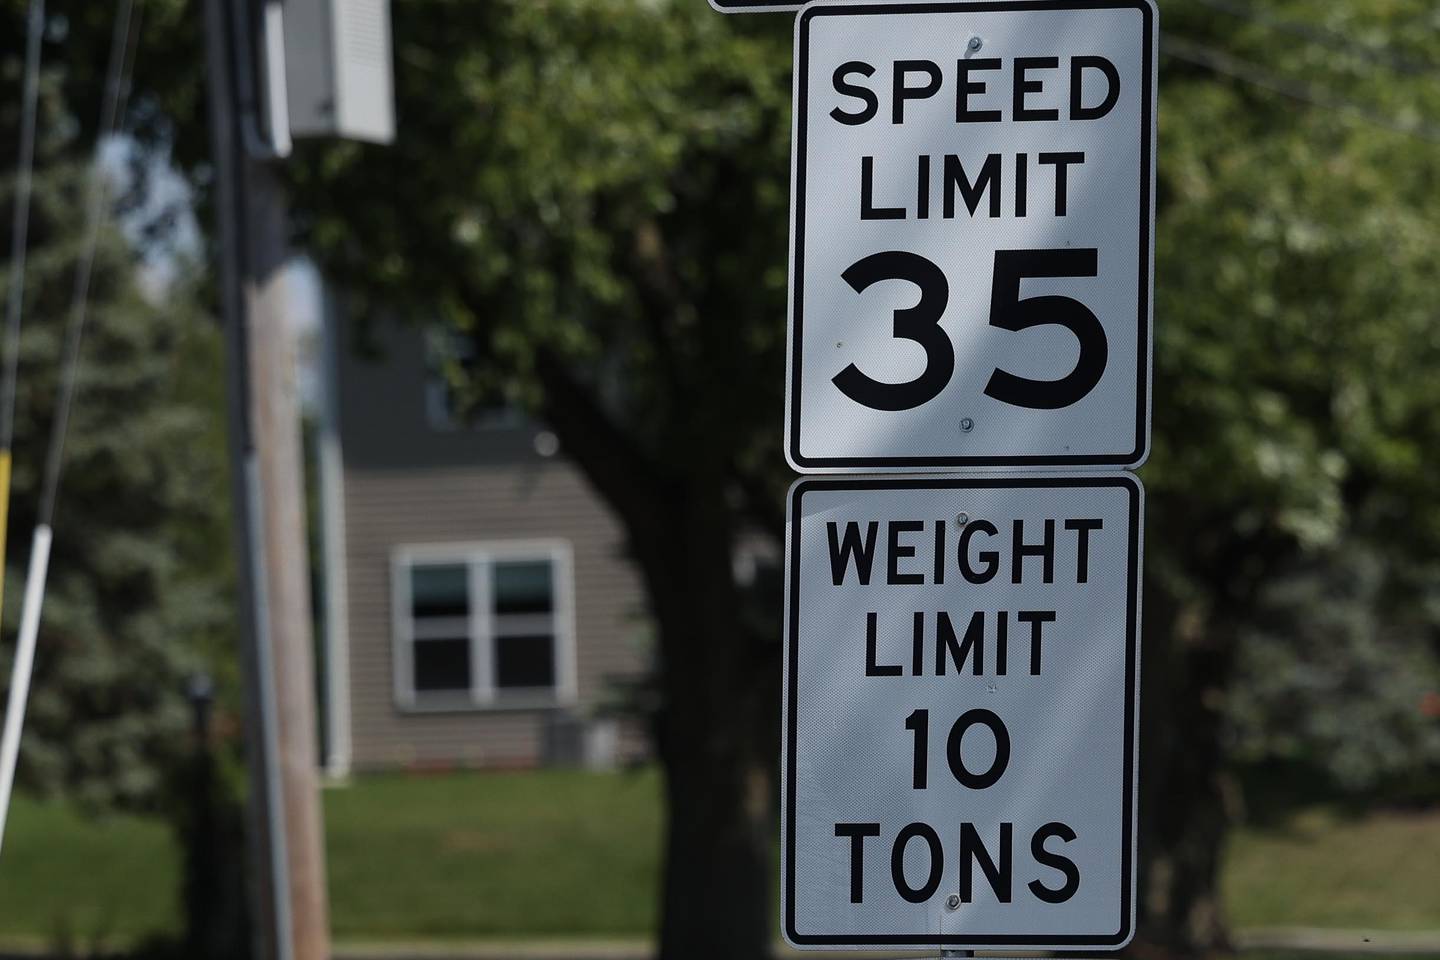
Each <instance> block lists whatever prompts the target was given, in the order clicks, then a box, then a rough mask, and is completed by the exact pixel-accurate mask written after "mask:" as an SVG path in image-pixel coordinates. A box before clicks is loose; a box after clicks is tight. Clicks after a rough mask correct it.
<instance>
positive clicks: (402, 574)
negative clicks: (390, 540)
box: [390, 539, 576, 713]
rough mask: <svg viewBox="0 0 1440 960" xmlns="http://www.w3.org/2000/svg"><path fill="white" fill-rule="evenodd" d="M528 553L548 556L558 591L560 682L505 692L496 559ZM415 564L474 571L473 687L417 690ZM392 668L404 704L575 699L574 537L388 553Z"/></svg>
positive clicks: (542, 705) (441, 706)
mask: <svg viewBox="0 0 1440 960" xmlns="http://www.w3.org/2000/svg"><path fill="white" fill-rule="evenodd" d="M525 560H531V561H534V560H545V561H548V562H549V563H550V569H551V576H552V583H551V586H552V590H553V594H554V596H553V609H552V611H551V614H550V616H551V618H552V622H553V627H554V636H555V651H554V656H555V686H554V687H553V688H552V689H550V690H540V689H534V690H518V691H514V692H504V691H501V690H500V689H498V688H496V686H495V678H494V676H493V671H492V669H491V666H492V664H493V662H494V655H495V654H494V651H495V630H494V601H493V597H492V596H491V576H490V570H491V567H492V565H493V564H495V563H497V562H499V563H504V562H513V561H525ZM417 564H456V565H463V566H464V567H465V568H466V570H467V571H468V574H467V576H468V578H469V587H470V616H469V624H468V627H467V631H466V633H467V636H468V637H469V640H470V689H469V691H468V692H466V691H459V690H457V691H453V692H451V691H443V692H442V691H426V692H419V691H417V690H416V689H415V630H414V627H415V618H414V616H413V613H412V610H413V607H412V604H411V600H412V598H411V593H410V588H411V585H410V570H411V568H412V567H414V566H415V565H417ZM390 615H391V616H390V619H391V627H390V636H391V665H392V669H391V674H392V677H393V680H394V694H395V705H396V706H397V707H398V708H399V709H400V710H402V711H406V712H416V713H433V712H438V711H447V710H525V709H549V708H556V707H567V706H572V705H573V704H574V703H575V700H576V668H575V575H574V560H573V556H572V553H571V549H570V542H569V541H568V540H558V539H537V540H485V541H476V542H466V543H426V544H405V545H402V546H397V547H395V548H394V549H393V550H391V553H390Z"/></svg>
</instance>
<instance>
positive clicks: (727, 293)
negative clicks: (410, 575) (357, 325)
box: [289, 0, 790, 468]
mask: <svg viewBox="0 0 1440 960" xmlns="http://www.w3.org/2000/svg"><path fill="white" fill-rule="evenodd" d="M394 13H395V27H394V33H395V45H396V46H395V60H396V69H397V74H396V82H397V99H398V113H399V118H400V119H399V122H400V126H401V131H402V133H401V135H400V137H399V139H398V141H397V142H396V144H395V145H394V146H391V147H372V146H363V145H359V144H353V143H347V144H321V145H317V144H312V145H310V146H309V147H308V148H306V149H305V150H304V151H303V152H302V156H301V158H300V161H299V162H298V163H296V164H293V165H291V167H290V168H289V171H290V172H291V173H292V174H293V176H294V179H295V190H294V192H293V198H294V201H295V207H296V210H297V212H298V215H299V217H300V219H301V222H302V224H303V225H304V227H305V236H306V240H307V242H308V243H309V244H310V245H311V247H312V248H313V249H314V251H315V252H316V254H317V256H318V257H319V258H320V259H321V260H322V261H323V262H324V264H325V267H326V269H327V271H328V272H329V273H330V275H331V276H332V277H334V278H335V279H336V280H338V281H339V282H340V284H341V285H342V287H343V288H344V289H346V290H347V291H350V292H352V293H353V294H354V295H355V296H356V297H357V298H358V299H361V300H362V302H369V303H371V304H375V305H380V306H383V307H389V308H394V309H399V310H401V311H402V312H405V313H408V314H409V315H411V316H414V317H429V316H434V315H435V314H436V313H437V312H438V313H439V314H440V315H441V317H442V318H443V319H444V320H445V321H447V322H448V323H450V324H451V325H453V326H454V327H456V328H458V329H459V330H461V331H463V332H465V333H466V334H468V335H470V336H473V337H475V338H476V339H477V340H479V341H480V344H479V346H480V349H478V350H477V351H476V354H477V355H478V356H479V357H481V358H483V359H484V360H485V361H487V363H485V364H484V365H482V367H481V368H480V369H479V370H477V371H476V372H477V373H478V374H479V375H480V378H481V380H480V382H477V383H476V384H475V386H476V387H477V388H478V387H480V386H489V387H492V388H493V387H494V386H496V385H497V384H498V385H500V386H502V387H503V388H504V389H506V390H507V391H508V392H509V393H511V394H512V395H514V396H517V397H521V398H528V399H529V400H531V401H532V402H533V401H535V400H536V399H537V394H538V387H537V384H536V382H535V379H534V377H533V372H534V368H535V361H536V357H537V355H539V354H541V353H551V354H555V355H558V356H561V357H563V358H564V359H565V361H566V362H568V363H570V364H572V365H573V368H574V369H576V370H577V371H579V372H581V373H582V374H583V376H584V379H585V380H586V381H587V382H588V383H589V384H590V385H592V386H593V387H594V388H595V389H596V392H597V393H598V394H600V395H601V396H602V397H603V398H604V401H605V403H606V405H607V407H608V409H609V412H610V413H612V415H613V416H615V417H616V418H617V420H619V421H620V422H621V423H622V424H623V428H624V430H625V431H626V433H627V435H628V436H629V438H630V439H631V440H633V441H635V442H636V443H638V444H640V445H641V446H643V448H644V449H645V450H646V451H647V452H648V453H649V454H650V455H651V456H652V457H653V458H654V460H655V461H656V464H655V465H656V466H657V468H659V466H660V465H659V460H660V459H661V458H662V456H663V458H664V459H665V460H672V461H673V460H677V459H683V458H684V457H685V455H686V454H687V453H688V452H690V451H692V450H693V449H694V448H695V447H696V446H698V441H701V440H706V441H708V444H707V445H708V446H709V447H711V448H712V449H713V448H716V447H717V446H718V448H719V449H721V450H725V451H734V450H736V449H743V448H745V447H748V446H749V445H750V444H751V443H752V442H753V441H754V440H755V439H756V438H757V436H758V437H763V438H764V440H765V441H771V440H773V435H774V423H775V417H776V415H777V410H778V401H779V396H780V385H781V377H780V362H781V357H782V356H783V328H784V297H785V262H786V261H785V247H784V243H785V232H786V224H787V198H788V187H787V182H786V176H787V170H788V161H787V157H788V150H789V133H790V128H789V120H788V107H789V99H790V88H789V76H788V69H787V63H788V50H789V30H788V25H787V24H785V23H784V22H780V21H777V20H775V19H772V18H725V17H720V16H717V15H715V14H714V12H713V11H711V10H710V9H708V8H707V7H706V6H705V5H704V4H703V3H700V2H695V0H657V2H653V3H648V2H647V3H637V2H632V0H559V2H547V3H539V4H537V3H533V2H522V0H502V2H497V3H487V4H484V5H470V4H442V5H435V4H423V3H400V4H397V5H396V7H395V11H394ZM781 19H782V20H783V18H781ZM381 184H383V187H381V186H380V185H381ZM761 371H763V375H761V373H760V372H761ZM602 383H603V387H602V386H601V384H602ZM737 388H739V389H737ZM702 431H714V432H702Z"/></svg>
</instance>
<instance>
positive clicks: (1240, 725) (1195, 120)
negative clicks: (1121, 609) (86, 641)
mask: <svg viewBox="0 0 1440 960" xmlns="http://www.w3.org/2000/svg"><path fill="white" fill-rule="evenodd" d="M1216 8H1219V9H1220V10H1222V11H1223V10H1226V9H1230V8H1229V7H1228V6H1227V5H1224V4H1210V5H1208V8H1207V9H1197V8H1195V7H1180V8H1177V11H1176V15H1175V16H1173V17H1171V18H1170V19H1169V21H1168V22H1167V23H1166V24H1165V27H1164V29H1165V31H1166V39H1167V42H1169V43H1170V44H1171V47H1170V49H1171V50H1172V51H1175V52H1176V53H1177V54H1178V55H1179V56H1184V57H1186V58H1187V59H1185V60H1181V59H1180V58H1179V56H1177V57H1174V58H1171V59H1170V60H1169V61H1168V62H1167V64H1166V69H1165V71H1164V72H1163V73H1162V77H1161V90H1162V105H1161V113H1160V124H1161V132H1160V144H1161V149H1160V161H1159V175H1160V223H1159V229H1158V231H1157V250H1156V277H1157V296H1156V310H1155V317H1156V324H1155V326H1156V346H1155V358H1156V366H1157V373H1156V377H1155V383H1156V387H1155V423H1154V435H1155V452H1154V455H1153V456H1152V458H1151V461H1150V463H1149V465H1148V466H1147V467H1146V468H1145V470H1144V473H1143V475H1144V477H1145V480H1146V483H1147V485H1148V487H1149V492H1150V508H1149V514H1150V531H1149V540H1148V543H1149V549H1148V551H1147V566H1148V578H1147V583H1146V601H1145V628H1146V634H1147V638H1146V649H1145V667H1144V673H1145V682H1146V685H1147V690H1146V691H1145V695H1144V696H1143V697H1142V702H1143V703H1144V708H1143V709H1144V710H1145V712H1146V716H1145V721H1144V722H1143V723H1142V726H1141V731H1142V733H1141V736H1142V741H1144V748H1143V751H1142V755H1143V760H1142V771H1141V785H1142V789H1146V790H1147V793H1148V795H1147V796H1145V797H1144V798H1143V801H1142V805H1141V815H1142V817H1144V818H1145V820H1146V821H1147V823H1146V829H1144V830H1143V835H1144V836H1145V837H1146V839H1147V844H1146V848H1145V851H1144V853H1145V857H1144V860H1143V861H1142V862H1143V863H1144V867H1145V869H1144V870H1143V872H1142V883H1143V884H1144V891H1143V894H1144V897H1143V899H1144V903H1143V907H1144V908H1145V909H1144V915H1145V917H1146V919H1147V922H1146V923H1145V924H1144V927H1143V929H1142V933H1143V934H1144V935H1146V936H1148V937H1149V938H1151V939H1153V940H1156V941H1159V942H1162V943H1169V944H1172V945H1178V946H1183V947H1189V948H1191V949H1194V950H1197V951H1198V950H1204V949H1209V948H1215V947H1220V946H1223V945H1224V944H1225V942H1226V939H1227V938H1226V931H1225V924H1224V918H1223V913H1222V911H1221V910H1220V908H1219V904H1218V899H1217V897H1216V893H1215V891H1216V883H1215V881H1216V874H1217V871H1218V868H1219V857H1220V850H1221V843H1220V841H1221V839H1222V837H1223V831H1224V829H1225V827H1226V825H1227V822H1228V820H1229V818H1230V817H1231V816H1232V815H1233V812H1234V808H1235V805H1234V803H1233V802H1232V801H1231V799H1230V798H1231V795H1232V793H1233V791H1232V789H1231V784H1230V783H1229V782H1228V778H1229V771H1230V770H1231V769H1232V766H1231V761H1232V760H1233V759H1237V758H1239V757H1244V756H1246V755H1247V753H1248V755H1249V756H1251V757H1254V756H1257V755H1265V750H1264V749H1258V748H1259V746H1260V741H1259V740H1258V739H1257V737H1256V736H1255V734H1256V733H1257V731H1256V727H1255V724H1256V721H1257V720H1258V719H1259V718H1261V717H1264V720H1263V724H1264V726H1265V727H1267V728H1268V729H1267V730H1266V731H1265V737H1266V738H1268V739H1269V741H1270V742H1271V743H1272V744H1273V743H1275V742H1276V741H1277V740H1278V739H1284V738H1288V740H1289V741H1290V743H1292V744H1299V743H1302V742H1303V743H1308V744H1309V745H1310V750H1311V754H1310V755H1311V756H1312V758H1313V757H1314V756H1315V754H1314V747H1315V746H1316V745H1317V744H1318V743H1322V742H1324V741H1323V739H1321V738H1317V737H1316V736H1315V735H1314V734H1315V732H1316V727H1317V726H1318V727H1323V726H1324V724H1325V719H1324V714H1323V713H1313V714H1311V713H1304V712H1301V711H1299V710H1297V708H1301V707H1305V706H1308V705H1314V704H1315V701H1314V699H1313V698H1312V699H1311V700H1310V701H1309V702H1308V704H1307V702H1306V701H1305V700H1303V699H1302V700H1298V701H1297V700H1294V699H1293V698H1292V699H1289V703H1288V707H1289V708H1288V709H1285V708H1282V707H1280V704H1281V703H1283V702H1285V700H1286V699H1287V698H1288V697H1289V694H1288V693H1286V692H1285V687H1286V683H1287V678H1286V677H1284V674H1289V678H1290V679H1293V678H1296V677H1297V676H1298V675H1299V672H1300V671H1307V670H1308V671H1309V673H1310V675H1312V676H1313V675H1315V666H1316V664H1320V663H1323V664H1324V666H1323V667H1322V669H1321V672H1322V673H1324V672H1327V671H1328V672H1330V674H1331V675H1332V676H1344V675H1345V674H1347V673H1352V674H1353V673H1354V672H1356V671H1360V672H1362V673H1363V672H1365V671H1366V670H1367V668H1366V667H1365V666H1364V660H1363V659H1360V658H1358V657H1357V654H1358V653H1359V652H1360V650H1359V647H1361V646H1366V647H1369V648H1371V649H1372V650H1374V651H1376V652H1377V653H1380V655H1381V656H1382V657H1383V658H1389V659H1392V660H1401V659H1403V660H1404V661H1405V662H1407V663H1410V664H1412V665H1416V670H1417V678H1418V677H1420V676H1424V675H1425V674H1426V673H1428V674H1429V676H1430V677H1432V678H1433V677H1434V676H1436V666H1435V645H1434V644H1435V637H1436V635H1437V633H1436V620H1435V616H1434V612H1433V608H1432V610H1431V611H1430V613H1429V614H1428V615H1424V614H1423V612H1422V610H1421V607H1420V603H1419V601H1420V600H1421V599H1423V597H1424V594H1425V593H1426V592H1427V591H1433V589H1434V585H1435V579H1434V570H1433V563H1431V562H1430V561H1428V559H1427V558H1433V556H1434V555H1435V549H1436V546H1437V541H1436V539H1435V538H1436V533H1437V531H1440V525H1437V522H1440V513H1437V502H1436V499H1435V497H1434V496H1433V494H1432V493H1430V492H1428V491H1427V490H1426V483H1427V481H1426V480H1425V479H1424V478H1425V477H1427V476H1431V475H1433V471H1434V469H1435V467H1436V462H1435V457H1436V455H1437V452H1440V444H1437V440H1440V437H1437V435H1436V430H1437V429H1440V422H1437V419H1436V416H1435V411H1436V409H1437V407H1436V401H1437V399H1440V396H1437V391H1440V382H1437V380H1436V378H1435V377H1433V376H1431V375H1430V374H1428V373H1427V371H1428V370H1431V369H1433V368H1434V365H1435V363H1436V361H1437V359H1440V358H1437V343H1436V340H1435V337H1434V334H1433V331H1434V329H1435V326H1436V322H1437V315H1436V309H1435V306H1434V300H1433V296H1431V294H1430V291H1429V290H1428V289H1427V287H1428V282H1427V280H1426V276H1427V274H1428V272H1429V268H1428V267H1427V266H1426V264H1427V263H1429V262H1430V260H1431V258H1432V256H1433V251H1434V249H1435V245H1436V241H1437V239H1440V237H1437V224H1440V220H1437V217H1436V213H1437V208H1436V196H1435V190H1434V184H1433V169H1434V156H1435V153H1434V151H1435V149H1436V148H1435V146H1434V144H1433V142H1427V140H1426V139H1423V138H1421V137H1417V136H1413V135H1407V134H1404V133H1399V132H1396V131H1395V130H1394V129H1389V128H1388V127H1387V124H1389V126H1391V127H1393V126H1400V127H1404V126H1405V124H1406V122H1407V120H1406V117H1407V116H1410V117H1414V116H1424V115H1427V113H1428V115H1431V116H1433V115H1435V108H1436V107H1437V106H1440V103H1437V99H1436V95H1435V91H1434V86H1433V83H1430V82H1429V81H1428V80H1427V79H1425V75H1424V73H1422V72H1413V71H1412V72H1409V73H1406V72H1405V71H1403V70H1397V69H1396V64H1397V62H1401V63H1403V62H1405V61H1407V60H1408V61H1409V63H1410V64H1412V65H1413V64H1415V63H1416V62H1421V58H1427V57H1428V58H1429V59H1430V61H1431V62H1433V61H1434V59H1435V57H1436V54H1437V52H1440V51H1437V50H1436V49H1435V44H1434V39H1433V38H1434V33H1433V31H1429V32H1419V31H1415V30H1413V29H1410V28H1411V27H1412V26H1413V25H1415V24H1418V23H1420V22H1422V21H1423V20H1424V19H1425V18H1426V17H1432V16H1433V11H1432V10H1430V9H1429V8H1428V7H1425V6H1424V5H1421V4H1403V3H1402V4H1393V5H1388V6H1387V7H1386V8H1385V9H1384V10H1379V9H1376V8H1374V7H1373V6H1370V5H1365V4H1359V3H1354V4H1319V3H1308V2H1306V3H1302V2H1292V3H1287V4H1284V5H1283V6H1281V7H1278V8H1276V9H1274V10H1273V11H1272V12H1271V13H1269V14H1267V15H1266V16H1264V17H1261V18H1258V19H1256V18H1254V17H1252V16H1248V15H1243V14H1244V13H1245V11H1243V10H1242V15H1240V16H1235V15H1231V14H1226V13H1223V12H1222V13H1216V12H1215V9H1216ZM1168 13H1169V10H1168V8H1167V15H1168ZM1176 41H1181V42H1180V43H1177V42H1176ZM1402 45H1404V46H1405V47H1408V49H1402ZM1196 61H1201V62H1208V63H1209V64H1210V66H1208V67H1207V66H1200V65H1198V64H1197V62H1196ZM1216 66H1218V67H1219V68H1220V69H1221V70H1224V71H1228V72H1229V73H1239V74H1241V77H1235V76H1230V75H1228V74H1227V73H1219V72H1217V70H1216V69H1215V67H1216ZM1257 81H1259V83H1264V84H1268V86H1269V87H1271V88H1274V87H1277V86H1278V87H1280V88H1282V89H1289V90H1291V91H1292V92H1297V93H1299V94H1301V95H1302V96H1304V97H1305V98H1306V100H1308V101H1316V100H1319V101H1321V103H1319V104H1317V103H1314V102H1305V101H1299V102H1297V100H1296V99H1295V98H1294V97H1293V96H1292V97H1285V96H1278V95H1276V93H1275V92H1274V91H1273V89H1267V88H1266V87H1264V86H1260V85H1258V84H1257ZM1337 99H1342V100H1349V101H1352V102H1353V103H1355V104H1356V105H1357V108H1356V109H1353V110H1345V109H1338V108H1335V107H1333V106H1326V105H1325V104H1327V103H1332V104H1333V103H1334V102H1335V101H1336V100H1337ZM1422 133H1423V131H1422ZM1430 136H1432V137H1433V134H1431V135H1430ZM1377 552H1378V554H1379V557H1380V560H1381V562H1380V563H1379V564H1378V565H1377V564H1373V563H1372V564H1371V566H1372V567H1376V568H1377V569H1376V571H1375V572H1374V573H1370V574H1364V575H1359V574H1358V573H1357V563H1361V564H1363V562H1364V560H1365V555H1366V554H1370V555H1372V558H1373V555H1375V554H1376V553H1377ZM1427 566H1428V567H1429V569H1427ZM1307 571H1308V575H1309V577H1310V579H1311V581H1312V582H1315V581H1316V580H1318V581H1319V582H1322V583H1324V582H1329V583H1330V584H1331V586H1332V589H1330V590H1325V591H1324V593H1325V596H1324V600H1325V601H1326V602H1327V603H1328V605H1329V608H1330V611H1331V614H1332V615H1331V616H1330V618H1329V619H1330V620H1331V622H1332V623H1333V621H1334V619H1335V618H1334V616H1333V612H1334V610H1335V608H1336V607H1337V606H1341V607H1343V608H1344V609H1345V610H1346V615H1347V616H1349V617H1352V618H1355V617H1359V618H1360V619H1361V620H1362V621H1368V622H1361V623H1359V624H1357V625H1354V626H1353V627H1352V628H1351V629H1350V631H1349V642H1347V643H1339V642H1337V641H1336V639H1335V638H1336V636H1337V633H1336V631H1335V630H1334V629H1333V627H1332V626H1329V625H1327V623H1326V618H1327V615H1326V613H1325V606H1323V605H1321V604H1319V603H1316V602H1314V601H1316V600H1319V599H1321V598H1320V597H1318V596H1315V595H1313V594H1312V598H1311V601H1310V602H1307V603H1305V604H1303V610H1302V606H1297V605H1296V603H1295V601H1294V590H1295V586H1294V584H1295V580H1296V578H1297V577H1298V576H1300V575H1301V574H1302V573H1305V572H1307ZM1334 587H1340V589H1333V588H1334ZM1287 592H1288V593H1289V597H1288V599H1287V597H1286V593H1287ZM1262 634H1268V635H1269V640H1268V641H1267V640H1264V639H1263V638H1262V636H1261V635H1262ZM1340 636H1342V637H1343V636H1344V634H1343V633H1342V634H1340ZM1369 658H1370V659H1371V660H1373V659H1374V654H1370V655H1369ZM1282 664H1283V665H1282ZM1292 668H1294V669H1292ZM1368 672H1369V675H1372V676H1373V675H1375V671H1374V669H1373V668H1371V669H1369V670H1368ZM1277 674H1279V675H1277ZM1383 687H1384V685H1383V684H1377V683H1372V682H1366V683H1360V684H1357V683H1353V682H1352V683H1345V684H1343V685H1342V684H1334V685H1332V687H1331V689H1332V692H1334V693H1335V694H1336V695H1337V699H1336V701H1335V702H1329V703H1326V704H1325V707H1324V710H1325V711H1326V712H1332V713H1333V712H1334V711H1335V710H1336V709H1337V706H1338V704H1339V703H1344V704H1345V707H1344V709H1351V710H1353V709H1357V708H1359V709H1363V710H1365V712H1366V714H1367V716H1368V717H1370V718H1371V723H1372V724H1377V725H1378V724H1379V722H1380V721H1381V720H1383V719H1385V718H1387V717H1388V718H1389V722H1388V723H1385V724H1384V726H1385V729H1384V730H1383V731H1382V730H1379V729H1375V730H1373V731H1372V733H1371V735H1373V736H1376V737H1380V738H1383V739H1385V740H1387V742H1389V743H1391V744H1408V745H1407V746H1406V747H1402V749H1403V750H1407V751H1409V755H1408V756H1407V757H1406V761H1407V762H1408V763H1410V764H1412V765H1415V764H1418V763H1422V762H1424V761H1425V755H1424V754H1423V753H1420V752H1418V748H1419V741H1417V740H1416V739H1415V738H1413V737H1407V735H1406V734H1405V733H1404V730H1403V724H1400V725H1397V723H1396V722H1395V720H1396V715H1397V714H1396V711H1395V710H1394V709H1391V708H1381V707H1380V704H1382V703H1383V701H1384V700H1385V699H1391V698H1393V694H1388V693H1386V692H1385V691H1384V689H1383ZM1415 706H1417V707H1418V704H1416V705H1415ZM1412 709H1413V708H1412ZM1267 714H1268V715H1267ZM1247 727H1248V729H1249V732H1248V734H1247V733H1246V729H1247ZM1351 733H1352V734H1354V733H1358V732H1355V731H1352V732H1351ZM1247 741H1248V742H1247ZM1237 743H1238V745H1239V749H1238V750H1237ZM1330 745H1331V746H1333V745H1334V739H1333V738H1331V740H1330ZM1293 752H1294V750H1293V749H1292V753H1293ZM1237 754H1238V757H1237ZM1271 755H1273V754H1271ZM1434 756H1435V755H1434V752H1433V747H1432V748H1431V752H1430V754H1429V757H1430V760H1429V762H1431V763H1432V764H1433V763H1434ZM1147 788H1148V789H1147Z"/></svg>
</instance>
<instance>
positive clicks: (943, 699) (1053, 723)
mask: <svg viewBox="0 0 1440 960" xmlns="http://www.w3.org/2000/svg"><path fill="white" fill-rule="evenodd" d="M1142 497H1143V494H1142V490H1141V487H1140V483H1139V481H1138V480H1136V479H1135V478H1134V477H1132V476H1130V475H1128V474H1103V473H1096V474H1088V475H1051V476H1044V475H1035V476H1026V477H1016V476H1005V477H1001V476H992V477H969V478H954V477H950V478H919V477H915V478H826V479H803V480H800V481H798V482H797V483H796V484H795V485H794V486H793V487H792V488H791V495H790V508H789V519H788V522H789V551H788V557H789V566H788V570H787V583H786V620H785V622H786V646H785V657H786V666H787V672H786V686H785V712H784V734H785V738H784V739H785V742H784V754H785V759H784V781H785V783H784V792H783V826H782V835H783V840H782V844H783V868H782V869H783V921H782V925H783V928H784V934H785V937H786V939H787V940H789V942H790V943H792V944H794V945H795V946H799V947H861V946H864V947H877V948H895V949H899V948H914V947H917V946H948V947H957V948H960V947H963V948H966V949H1014V948H1016V947H1032V948H1040V949H1065V948H1081V949H1086V948H1088V949H1092V950H1094V949H1117V948H1119V947H1121V946H1123V945H1124V944H1125V943H1126V942H1128V940H1129V939H1130V936H1131V931H1132V930H1133V926H1134V922H1133V921H1134V906H1135V896H1134V886H1135V771H1136V755H1135V746H1136V742H1135V741H1136V738H1135V725H1136V720H1137V712H1136V707H1137V700H1136V698H1137V692H1138V691H1137V679H1138V673H1137V671H1138V653H1137V643H1138V638H1137V631H1138V624H1139V593H1140V587H1139V571H1140V552H1141V543H1140V529H1141V514H1142V509H1143V505H1142Z"/></svg>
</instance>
